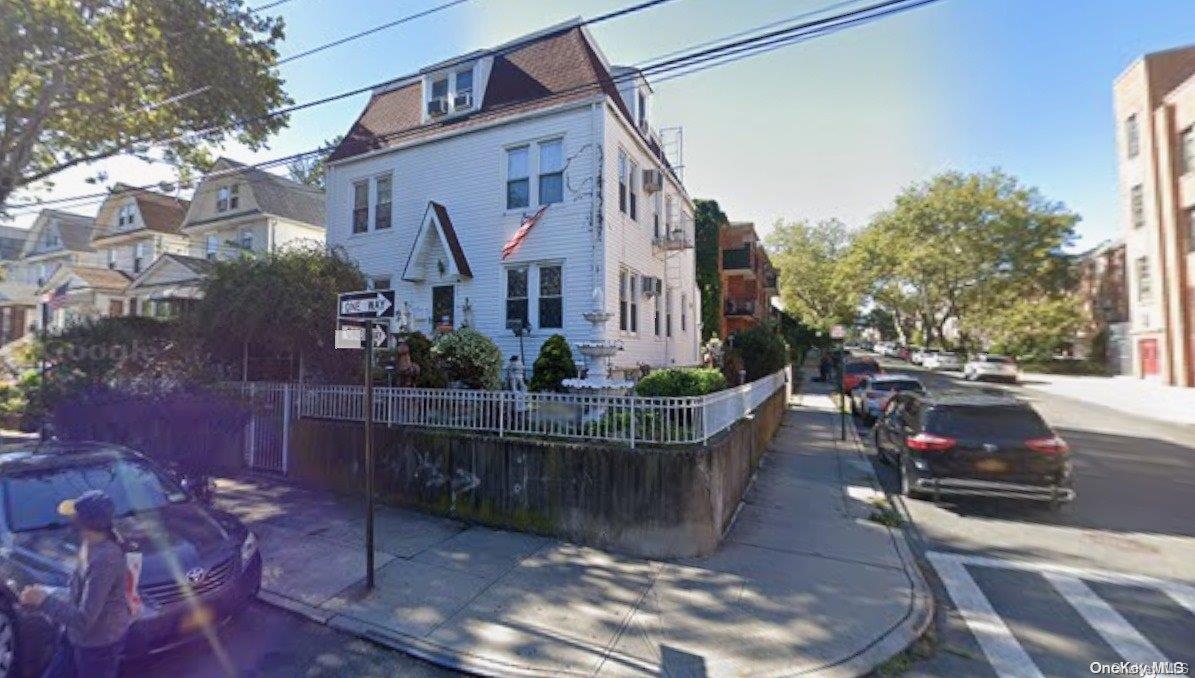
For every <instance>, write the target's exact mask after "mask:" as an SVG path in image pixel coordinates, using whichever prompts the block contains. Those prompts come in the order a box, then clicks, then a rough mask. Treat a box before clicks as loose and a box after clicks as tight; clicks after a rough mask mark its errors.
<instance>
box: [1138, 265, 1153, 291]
mask: <svg viewBox="0 0 1195 678" xmlns="http://www.w3.org/2000/svg"><path fill="white" fill-rule="evenodd" d="M1152 293H1153V272H1152V271H1150V270H1149V257H1137V298H1138V299H1142V300H1145V299H1149V298H1150V296H1151V295H1152Z"/></svg>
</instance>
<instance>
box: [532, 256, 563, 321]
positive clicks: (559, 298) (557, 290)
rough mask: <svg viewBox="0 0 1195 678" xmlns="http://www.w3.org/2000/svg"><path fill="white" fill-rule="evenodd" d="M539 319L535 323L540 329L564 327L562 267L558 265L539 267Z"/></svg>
mask: <svg viewBox="0 0 1195 678" xmlns="http://www.w3.org/2000/svg"><path fill="white" fill-rule="evenodd" d="M536 272H537V273H538V274H539V285H538V288H539V302H538V304H537V306H538V308H537V310H538V311H539V317H538V318H536V323H537V325H538V326H539V328H540V329H557V330H558V329H561V328H563V327H564V267H563V266H560V265H559V264H551V265H543V266H539V267H538V269H537V271H536Z"/></svg>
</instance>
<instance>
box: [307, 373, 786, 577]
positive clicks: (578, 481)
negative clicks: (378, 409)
mask: <svg viewBox="0 0 1195 678" xmlns="http://www.w3.org/2000/svg"><path fill="white" fill-rule="evenodd" d="M785 398H786V393H785V391H784V390H781V391H779V392H777V393H776V394H775V395H773V396H772V397H771V398H770V399H768V401H767V402H765V403H764V404H763V405H762V406H760V407H759V408H758V409H757V410H756V412H755V414H754V416H753V417H751V418H749V419H745V420H743V421H740V422H739V423H738V424H736V425H735V426H733V427H732V428H731V429H730V430H728V431H726V432H724V433H722V434H721V435H719V436H717V437H715V438H714V439H713V440H711V441H710V442H709V444H708V445H707V446H693V447H681V448H678V447H670V448H650V447H648V448H637V449H634V450H631V449H629V448H625V447H612V446H604V445H597V444H590V443H570V442H560V441H543V440H534V439H528V438H517V437H505V438H499V437H496V436H491V435H477V434H470V433H466V432H457V431H438V430H427V429H410V428H387V427H385V426H377V427H375V432H374V445H375V447H374V450H375V454H376V468H377V476H376V483H377V489H378V498H379V500H380V501H383V502H387V503H392V504H395V505H400V506H411V507H416V508H420V509H423V510H426V511H430V512H433V513H437V514H441V515H445V516H451V517H453V518H459V519H463V520H467V521H472V522H478V523H484V524H487V525H492V526H495V527H503V528H509V529H515V530H522V531H527V532H535V533H539V534H544V535H549V536H553V537H559V538H562V539H567V540H569V541H574V542H578V543H582V544H589V545H592V546H598V547H602V548H608V549H612V550H617V551H622V552H625V553H630V554H634V555H638V556H645V557H654V558H667V557H681V556H695V555H704V554H708V553H712V552H713V550H714V549H715V548H716V547H717V545H718V543H719V541H720V540H721V537H722V534H723V531H724V530H725V528H726V527H727V526H728V524H729V522H730V520H731V518H732V517H733V516H734V512H735V510H736V508H737V506H738V503H739V500H740V499H741V498H742V496H743V493H744V492H745V491H746V488H747V485H748V483H749V482H750V478H751V474H752V473H753V472H754V470H755V468H756V467H757V466H758V464H759V460H760V458H761V457H762V456H763V454H764V451H765V449H766V447H767V444H768V442H769V441H770V440H771V439H772V436H773V435H774V434H775V432H776V430H777V428H779V426H780V421H781V419H782V418H783V414H784V407H785ZM363 438H364V430H363V427H362V425H361V424H359V423H351V422H339V421H327V420H317V419H300V420H298V421H295V422H294V423H293V424H292V429H291V436H290V443H291V447H290V472H289V473H288V476H289V477H290V479H292V480H295V481H297V482H300V483H303V484H307V485H310V486H314V487H319V488H324V489H331V490H334V491H337V492H340V493H352V494H357V493H360V491H361V489H362V488H363V487H364V476H363V473H362V469H363V466H364V457H363V452H362V449H363Z"/></svg>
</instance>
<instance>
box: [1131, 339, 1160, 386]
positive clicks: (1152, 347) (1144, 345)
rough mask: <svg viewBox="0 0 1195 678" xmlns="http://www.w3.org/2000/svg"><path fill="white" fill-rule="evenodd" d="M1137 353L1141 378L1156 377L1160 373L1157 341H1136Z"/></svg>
mask: <svg viewBox="0 0 1195 678" xmlns="http://www.w3.org/2000/svg"><path fill="white" fill-rule="evenodd" d="M1137 353H1138V355H1140V356H1141V358H1140V360H1141V376H1143V377H1156V376H1158V373H1159V372H1160V371H1161V370H1160V369H1159V367H1158V340H1157V339H1142V340H1140V341H1138V342H1137Z"/></svg>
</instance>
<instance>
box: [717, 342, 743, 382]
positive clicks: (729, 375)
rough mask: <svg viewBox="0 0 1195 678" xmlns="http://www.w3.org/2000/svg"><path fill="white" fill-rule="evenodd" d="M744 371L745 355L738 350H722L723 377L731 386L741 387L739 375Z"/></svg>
mask: <svg viewBox="0 0 1195 678" xmlns="http://www.w3.org/2000/svg"><path fill="white" fill-rule="evenodd" d="M742 371H743V354H742V353H739V350H738V349H737V348H729V347H727V348H723V349H722V376H723V377H725V378H726V383H727V384H730V385H731V386H739V385H740V384H739V373H740V372H742Z"/></svg>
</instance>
